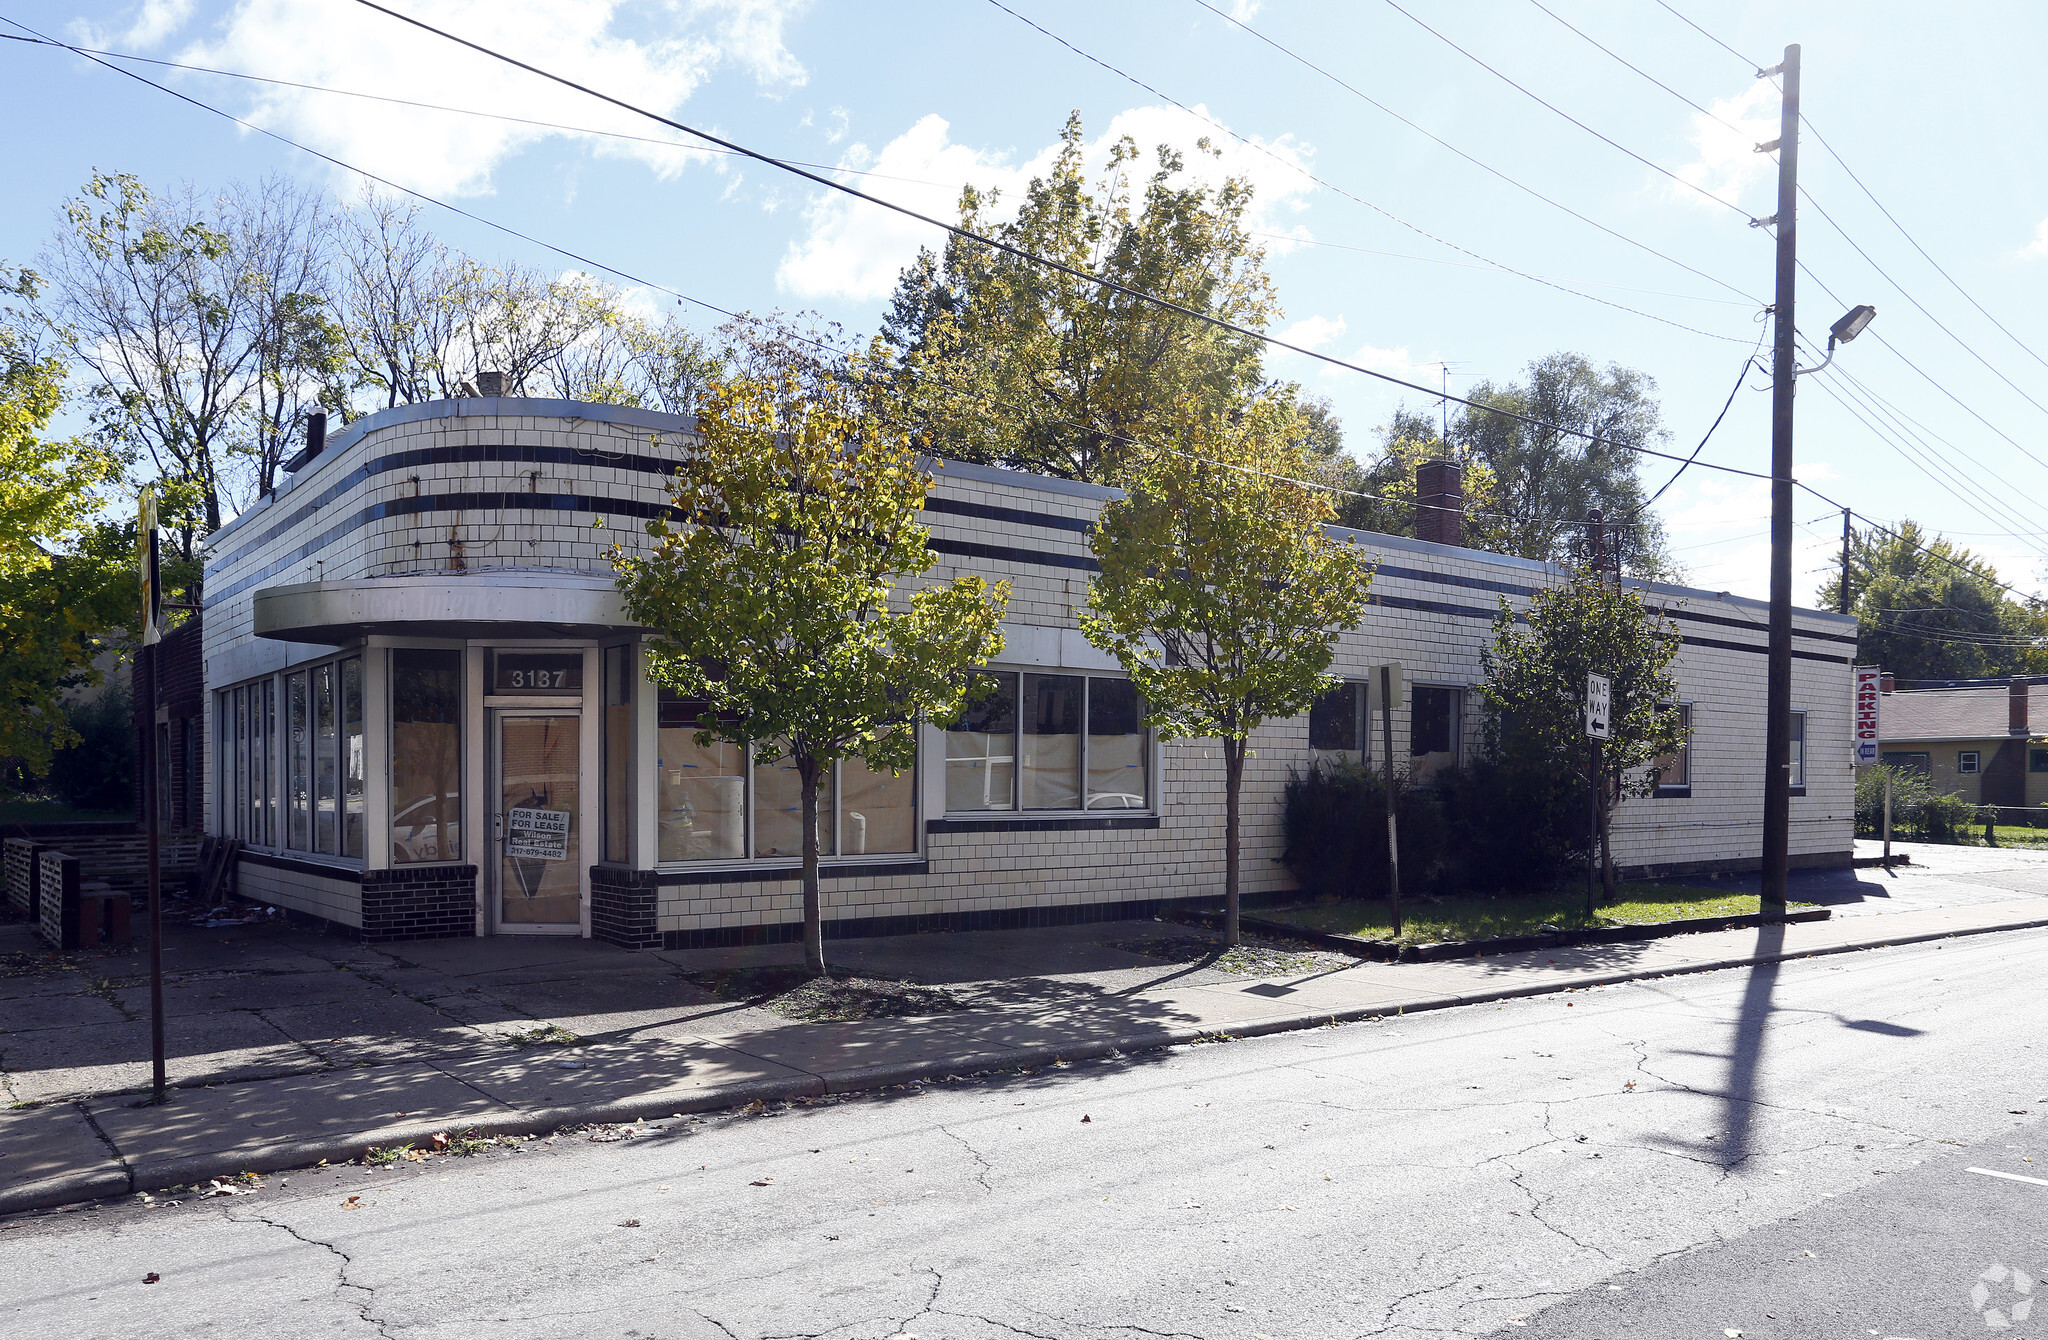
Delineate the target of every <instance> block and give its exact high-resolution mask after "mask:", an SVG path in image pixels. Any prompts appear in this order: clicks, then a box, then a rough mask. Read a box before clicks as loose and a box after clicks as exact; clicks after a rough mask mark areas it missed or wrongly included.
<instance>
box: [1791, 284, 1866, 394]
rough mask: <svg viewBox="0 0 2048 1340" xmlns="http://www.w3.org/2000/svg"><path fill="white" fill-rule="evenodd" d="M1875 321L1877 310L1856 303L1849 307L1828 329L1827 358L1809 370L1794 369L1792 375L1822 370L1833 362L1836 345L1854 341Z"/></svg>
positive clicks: (1803, 374) (1802, 374)
mask: <svg viewBox="0 0 2048 1340" xmlns="http://www.w3.org/2000/svg"><path fill="white" fill-rule="evenodd" d="M1876 319H1877V309H1876V308H1875V307H1872V306H1871V305H1870V304H1869V303H1867V302H1864V303H1858V304H1856V306H1854V307H1851V308H1850V309H1849V310H1848V311H1847V312H1844V313H1843V314H1842V319H1841V320H1839V321H1837V322H1835V324H1834V325H1832V326H1829V327H1828V356H1827V357H1826V358H1823V359H1822V360H1821V361H1820V362H1819V363H1817V364H1815V365H1814V366H1812V367H1810V368H1794V369H1793V374H1794V375H1795V376H1801V377H1803V376H1805V375H1806V374H1807V373H1809V372H1819V371H1820V370H1821V369H1822V368H1824V367H1826V366H1827V365H1828V364H1830V363H1832V362H1834V361H1835V346H1836V345H1838V344H1847V343H1848V342H1849V341H1851V340H1853V339H1855V338H1856V337H1857V336H1858V335H1861V334H1862V333H1863V328H1864V327H1865V326H1867V325H1869V324H1870V323H1871V322H1872V321H1875V320H1876Z"/></svg>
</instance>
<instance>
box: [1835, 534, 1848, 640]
mask: <svg viewBox="0 0 2048 1340" xmlns="http://www.w3.org/2000/svg"><path fill="white" fill-rule="evenodd" d="M1835 605H1836V608H1835V613H1837V614H1847V613H1848V612H1849V509H1848V508H1846V507H1844V508H1843V509H1842V594H1841V598H1840V599H1839V600H1837V601H1836V602H1835Z"/></svg>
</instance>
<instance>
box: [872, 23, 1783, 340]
mask: <svg viewBox="0 0 2048 1340" xmlns="http://www.w3.org/2000/svg"><path fill="white" fill-rule="evenodd" d="M1195 2H1196V3H1197V4H1200V3H1201V0H1195ZM896 180H898V181H901V180H903V178H900V177H899V178H897V179H896ZM1246 231H1248V232H1249V233H1251V235H1252V236H1253V237H1264V238H1269V239H1271V240H1273V241H1275V242H1289V243H1292V244H1293V245H1295V246H1299V247H1328V248H1330V249H1331V250H1334V251H1355V252H1357V253H1358V254H1360V255H1361V256H1386V257H1389V258H1391V259H1393V260H1397V261H1421V262H1422V263H1423V264H1425V265H1449V266H1454V267H1456V268H1457V269H1460V270H1478V271H1481V272H1482V273H1487V274H1495V273H1499V267H1497V266H1493V265H1474V264H1472V263H1471V262H1470V261H1454V260H1451V259H1449V258H1447V257H1443V256H1415V255H1411V254H1409V253H1408V252H1405V251H1382V250H1380V249H1378V248H1376V247H1360V246H1353V245H1351V244H1350V243H1348V242H1326V241H1324V240H1323V239H1321V238H1319V237H1297V236H1295V235H1294V234H1293V233H1269V232H1265V231H1263V230H1261V229H1257V228H1251V229H1247V230H1246ZM1533 277H1534V278H1538V279H1551V278H1552V277H1551V276H1545V275H1536V276H1533ZM1553 282H1556V283H1559V284H1564V283H1570V284H1576V285H1578V286H1579V287H1581V288H1611V289H1618V290H1620V291H1621V292H1623V293H1647V294H1649V295H1650V296H1651V297H1654V298H1677V299H1679V300H1680V301H1682V302H1711V303H1718V304H1720V305H1721V306H1724V307H1753V306H1755V299H1753V298H1708V297H1703V296H1701V295H1700V294H1697V293H1673V292H1671V291H1670V290H1669V289H1661V288H1638V287H1636V286H1635V285H1633V284H1609V283H1606V282H1604V281H1602V280H1598V279H1572V280H1563V279H1555V280H1553ZM1714 282H1715V283H1719V282H1720V281H1719V280H1715V281H1714Z"/></svg>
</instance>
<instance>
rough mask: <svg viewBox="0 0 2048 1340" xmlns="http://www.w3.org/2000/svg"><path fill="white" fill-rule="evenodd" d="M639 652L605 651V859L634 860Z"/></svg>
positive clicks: (630, 649) (623, 648)
mask: <svg viewBox="0 0 2048 1340" xmlns="http://www.w3.org/2000/svg"><path fill="white" fill-rule="evenodd" d="M637 652H638V648H635V647H606V648H605V649H604V801H603V804H604V859H605V860H607V861H622V862H627V863H630V862H631V861H632V859H633V853H632V832H633V822H632V818H633V810H632V805H633V785H632V778H633V669H634V660H635V658H636V654H637Z"/></svg>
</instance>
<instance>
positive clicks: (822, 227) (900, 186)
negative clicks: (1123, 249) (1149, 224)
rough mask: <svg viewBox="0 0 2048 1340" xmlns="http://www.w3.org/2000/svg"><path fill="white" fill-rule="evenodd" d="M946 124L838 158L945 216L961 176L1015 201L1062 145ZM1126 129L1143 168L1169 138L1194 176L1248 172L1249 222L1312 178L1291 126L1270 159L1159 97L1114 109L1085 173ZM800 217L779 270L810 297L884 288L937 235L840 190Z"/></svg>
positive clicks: (1286, 205) (920, 126)
mask: <svg viewBox="0 0 2048 1340" xmlns="http://www.w3.org/2000/svg"><path fill="white" fill-rule="evenodd" d="M1204 115H1206V110H1204ZM949 131H950V127H949V125H948V124H947V122H946V120H945V119H944V118H943V117H940V116H937V115H927V116H925V117H923V118H921V119H920V120H919V121H918V122H917V124H915V125H913V126H912V127H911V128H910V129H909V130H907V131H905V132H903V134H901V135H899V136H897V137H896V138H895V139H893V140H891V141H889V143H888V144H886V145H884V146H883V147H882V149H881V151H880V152H879V153H877V152H875V151H873V150H871V149H869V148H868V147H867V146H866V145H864V144H854V145H851V146H850V147H849V148H848V149H847V152H846V153H845V154H844V155H843V156H841V158H840V160H839V162H840V165H841V166H842V167H848V168H858V169H861V170H862V171H865V172H871V173H875V174H879V175H876V176H865V177H860V178H857V179H856V180H857V181H858V184H859V186H860V189H862V190H863V191H866V192H867V193H869V194H871V195H875V196H879V197H881V198H882V199H885V200H888V201H891V202H892V203H895V204H899V205H903V206H906V207H908V208H911V209H915V210H917V211H918V212H920V213H922V214H927V215H930V216H932V217H934V218H938V219H944V220H947V221H951V220H953V219H955V218H957V217H958V208H959V199H960V188H961V187H962V186H965V185H967V184H969V183H972V184H973V185H975V186H977V187H980V188H982V189H983V190H984V191H986V190H991V189H995V190H1000V191H1001V193H1002V198H1001V202H1000V203H1001V204H1003V205H1014V204H1016V203H1017V201H1018V200H1019V199H1020V198H1021V197H1022V195H1023V193H1024V190H1025V188H1026V187H1027V186H1028V185H1029V184H1030V181H1031V179H1032V177H1034V176H1040V175H1043V174H1044V173H1045V172H1046V171H1047V169H1048V168H1049V167H1050V166H1051V164H1052V162H1053V160H1054V158H1055V157H1056V156H1057V155H1058V152H1059V145H1058V144H1057V142H1055V143H1053V144H1051V145H1048V146H1046V147H1045V148H1043V149H1041V150H1039V151H1038V152H1037V153H1036V154H1034V155H1033V156H1032V157H1031V158H1029V159H1028V160H1026V161H1024V162H1021V163H1017V164H1014V165H1013V164H1011V162H1010V161H1009V155H1007V154H1005V153H1001V152H996V151H989V150H981V149H975V148H971V147H969V146H967V145H964V144H958V143H955V142H954V141H953V139H952V138H951V135H950V133H949ZM1126 135H1128V136H1129V137H1130V138H1131V139H1132V140H1133V141H1134V142H1136V144H1137V145H1138V147H1139V149H1140V150H1141V151H1143V155H1144V162H1145V164H1146V165H1147V167H1148V168H1149V165H1150V164H1151V163H1152V161H1153V158H1152V151H1153V149H1154V148H1155V147H1156V146H1158V145H1161V144H1167V145H1171V146H1173V147H1174V148H1177V149H1180V150H1182V151H1184V153H1185V154H1186V162H1187V169H1188V171H1187V175H1188V176H1189V177H1191V178H1193V179H1195V180H1198V181H1203V182H1208V183H1219V182H1221V181H1223V180H1224V179H1225V178H1226V177H1231V176H1241V177H1245V178H1247V179H1248V180H1249V181H1250V182H1251V183H1252V186H1253V188H1254V193H1253V206H1252V209H1251V211H1250V215H1249V217H1248V220H1247V224H1248V226H1249V227H1251V228H1254V229H1258V230H1260V231H1278V223H1277V220H1276V219H1275V218H1274V216H1275V215H1276V214H1279V213H1289V214H1291V213H1293V212H1294V211H1295V210H1296V209H1298V208H1299V207H1300V203H1301V197H1303V196H1304V195H1305V194H1306V193H1307V192H1308V191H1309V189H1310V188H1311V187H1313V185H1314V183H1312V182H1311V181H1309V179H1308V178H1307V177H1306V176H1304V175H1303V174H1302V173H1301V172H1300V171H1296V170H1295V169H1294V168H1292V167H1289V166H1288V164H1290V163H1293V164H1299V165H1302V166H1304V167H1305V166H1306V164H1307V160H1308V157H1309V154H1310V152H1311V151H1310V150H1309V149H1308V148H1307V147H1306V146H1303V145H1301V144H1299V143H1296V142H1295V141H1294V140H1293V138H1292V137H1291V136H1283V137H1281V138H1280V139H1278V140H1274V141H1270V142H1268V147H1270V148H1271V149H1272V150H1273V151H1274V153H1275V154H1278V155H1279V156H1280V159H1281V160H1282V161H1276V160H1275V159H1274V158H1272V157H1269V156H1267V155H1266V154H1263V153H1260V152H1258V151H1257V150H1255V149H1250V148H1247V147H1245V146H1244V145H1241V144H1239V143H1237V142H1236V141H1234V140H1230V139H1227V138H1226V137H1224V136H1223V135H1222V134H1221V133H1220V132H1218V131H1217V130H1216V128H1215V127H1214V126H1213V125H1210V124H1209V123H1208V122H1207V121H1205V120H1203V119H1202V118H1201V117H1198V116H1192V115H1189V114H1188V113H1186V112H1182V111H1179V110H1177V109H1173V108H1165V107H1136V108H1132V109H1130V110H1129V111H1125V112H1121V113H1119V114H1118V115H1117V116H1116V118H1115V119H1114V120H1112V121H1111V122H1110V123H1109V126H1108V128H1107V129H1106V130H1104V132H1103V133H1102V135H1101V136H1100V137H1099V138H1097V139H1095V140H1094V141H1092V142H1090V143H1089V144H1088V145H1087V146H1086V149H1085V155H1086V161H1087V164H1088V171H1089V173H1090V176H1091V178H1092V177H1093V176H1094V175H1096V174H1097V173H1099V171H1100V170H1101V168H1102V165H1103V164H1104V163H1106V162H1107V160H1108V156H1109V150H1110V148H1111V146H1112V145H1114V144H1115V143H1116V142H1117V141H1118V140H1120V139H1122V138H1123V137H1124V136H1126ZM1204 138H1214V139H1215V140H1216V141H1217V142H1218V146H1219V147H1220V148H1221V149H1222V151H1223V152H1222V154H1221V156H1220V157H1211V156H1210V155H1208V154H1206V153H1200V152H1197V151H1196V150H1195V145H1196V142H1197V141H1199V140H1201V139H1204ZM806 217H807V219H808V222H809V225H810V226H809V229H808V231H807V232H806V234H805V235H804V236H803V237H802V238H801V239H799V240H797V241H795V242H792V243H791V244H790V247H789V250H788V252H787V254H785V255H784V257H783V260H782V264H781V266H780V267H779V268H778V269H777V270H776V274H775V281H776V284H777V285H778V286H779V287H780V288H782V289H783V290H784V291H786V292H791V293H795V294H798V295H800V296H802V297H806V298H821V297H841V298H854V299H873V298H881V297H885V296H887V295H888V293H889V291H890V290H891V289H892V288H894V287H895V284H896V275H897V272H898V271H900V270H901V269H902V268H903V267H904V266H905V265H908V264H909V263H910V261H911V259H912V258H913V257H915V256H916V255H917V249H918V248H919V247H920V246H929V247H934V248H935V247H937V245H938V244H939V243H940V242H941V241H942V240H943V239H942V236H941V234H940V233H939V232H938V230H937V229H935V228H932V227H931V226H929V225H927V224H921V223H918V222H916V221H915V220H913V219H909V218H905V217H904V216H902V215H900V214H897V213H894V212H893V211H890V210H886V209H883V208H881V207H880V206H877V205H870V204H866V203H864V202H862V201H858V200H852V199H848V198H846V197H844V196H840V195H837V194H831V195H820V196H818V197H816V198H815V199H813V201H812V202H811V204H810V206H809V208H808V210H807V211H806ZM1297 231H1298V229H1297ZM1285 245H1286V244H1285V243H1281V244H1279V246H1281V247H1284V246H1285ZM1276 249H1277V248H1276Z"/></svg>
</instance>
